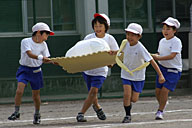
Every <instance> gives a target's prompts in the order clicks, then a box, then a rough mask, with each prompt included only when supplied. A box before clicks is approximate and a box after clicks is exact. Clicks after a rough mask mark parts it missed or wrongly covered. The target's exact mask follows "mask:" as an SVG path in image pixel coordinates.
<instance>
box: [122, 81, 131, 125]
mask: <svg viewBox="0 0 192 128" xmlns="http://www.w3.org/2000/svg"><path fill="white" fill-rule="evenodd" d="M123 89H124V96H123V105H124V109H125V113H126V116H125V117H124V119H123V121H122V123H130V122H131V108H132V105H131V97H132V88H131V85H128V84H125V85H123Z"/></svg>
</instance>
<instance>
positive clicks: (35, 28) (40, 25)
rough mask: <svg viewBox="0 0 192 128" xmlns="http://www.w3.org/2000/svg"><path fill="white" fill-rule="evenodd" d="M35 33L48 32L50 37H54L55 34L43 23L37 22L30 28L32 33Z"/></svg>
mask: <svg viewBox="0 0 192 128" xmlns="http://www.w3.org/2000/svg"><path fill="white" fill-rule="evenodd" d="M36 31H48V32H50V35H54V34H55V33H54V32H52V31H51V30H50V28H49V26H48V25H47V24H45V23H43V22H39V23H36V24H35V25H34V26H33V27H32V32H36Z"/></svg>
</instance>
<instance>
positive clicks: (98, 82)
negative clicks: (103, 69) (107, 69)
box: [82, 72, 106, 91]
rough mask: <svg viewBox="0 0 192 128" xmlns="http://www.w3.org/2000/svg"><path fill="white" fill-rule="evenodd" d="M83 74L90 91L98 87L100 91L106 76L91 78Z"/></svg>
mask: <svg viewBox="0 0 192 128" xmlns="http://www.w3.org/2000/svg"><path fill="white" fill-rule="evenodd" d="M82 74H83V78H84V80H85V82H86V84H87V88H88V91H89V90H90V89H91V87H96V88H98V89H100V88H101V87H102V84H103V82H104V81H105V79H106V78H105V77H104V76H90V75H87V74H85V73H84V72H83V73H82Z"/></svg>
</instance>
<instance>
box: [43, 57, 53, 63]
mask: <svg viewBox="0 0 192 128" xmlns="http://www.w3.org/2000/svg"><path fill="white" fill-rule="evenodd" d="M43 63H51V59H50V58H47V57H45V56H44V57H43Z"/></svg>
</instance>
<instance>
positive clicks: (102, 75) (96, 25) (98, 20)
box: [76, 13, 119, 122]
mask: <svg viewBox="0 0 192 128" xmlns="http://www.w3.org/2000/svg"><path fill="white" fill-rule="evenodd" d="M109 26H110V20H109V18H108V16H107V15H105V14H99V13H96V14H94V19H93V20H92V28H93V30H94V32H95V33H91V34H89V35H87V36H86V37H85V40H87V39H91V38H100V39H103V40H105V41H106V42H107V43H108V45H109V47H110V49H111V51H110V53H109V54H116V53H117V50H118V49H119V46H118V44H117V42H116V40H115V38H114V37H113V36H112V35H110V34H107V33H106V32H107V31H108V29H109ZM109 67H112V65H110V66H109ZM107 72H108V67H107V66H105V67H101V68H96V69H92V70H88V71H85V72H83V78H84V80H85V82H86V84H87V88H88V91H89V94H88V97H87V99H86V100H85V101H84V105H83V107H82V109H81V111H80V112H79V113H78V115H77V117H76V119H77V122H86V121H87V120H86V118H85V117H84V114H85V112H86V111H87V110H88V108H89V107H90V106H91V105H92V104H93V109H94V111H95V112H96V114H97V117H98V118H99V119H100V120H105V119H106V116H105V114H104V112H103V110H102V108H101V106H100V105H99V104H98V98H97V93H98V90H99V89H100V88H101V86H102V84H103V82H104V80H105V79H106V77H107Z"/></svg>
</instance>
